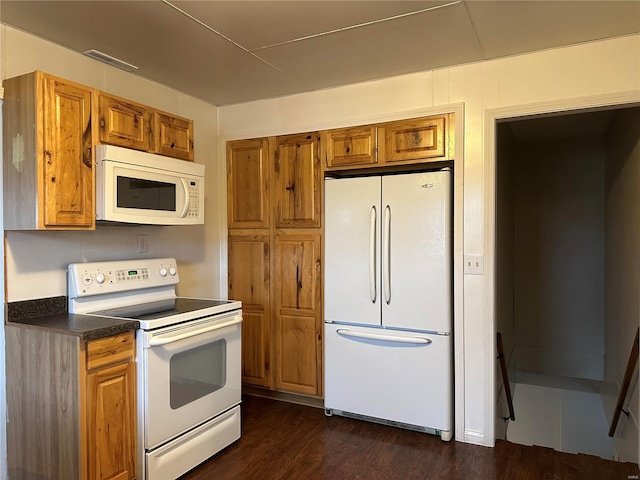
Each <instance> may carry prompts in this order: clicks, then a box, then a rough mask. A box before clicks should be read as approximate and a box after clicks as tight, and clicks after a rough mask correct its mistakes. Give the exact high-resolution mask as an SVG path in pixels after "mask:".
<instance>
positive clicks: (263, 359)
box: [229, 230, 271, 388]
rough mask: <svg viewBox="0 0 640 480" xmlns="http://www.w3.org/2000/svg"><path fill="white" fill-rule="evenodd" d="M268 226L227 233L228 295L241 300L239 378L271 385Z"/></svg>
mask: <svg viewBox="0 0 640 480" xmlns="http://www.w3.org/2000/svg"><path fill="white" fill-rule="evenodd" d="M269 258H270V239H269V230H265V231H262V232H260V233H231V234H230V235H229V298H232V299H234V300H241V301H242V382H243V383H246V384H249V385H256V386H259V387H267V388H269V387H271V373H270V372H271V363H270V348H269V347H270V341H269V338H270V335H271V334H270V298H269V289H270V274H269V272H270V261H269Z"/></svg>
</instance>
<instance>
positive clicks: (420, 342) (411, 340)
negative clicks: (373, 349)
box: [336, 328, 431, 345]
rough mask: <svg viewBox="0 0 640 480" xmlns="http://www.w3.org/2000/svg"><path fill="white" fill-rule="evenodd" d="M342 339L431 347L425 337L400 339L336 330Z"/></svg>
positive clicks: (378, 334) (383, 335)
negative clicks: (350, 338)
mask: <svg viewBox="0 0 640 480" xmlns="http://www.w3.org/2000/svg"><path fill="white" fill-rule="evenodd" d="M336 332H338V334H340V335H342V336H344V337H355V338H364V339H367V340H381V341H384V342H394V343H410V344H412V345H431V340H430V339H428V338H425V337H401V336H399V335H386V334H380V333H366V332H354V331H352V330H349V329H346V328H339V329H338V330H336Z"/></svg>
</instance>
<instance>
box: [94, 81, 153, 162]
mask: <svg viewBox="0 0 640 480" xmlns="http://www.w3.org/2000/svg"><path fill="white" fill-rule="evenodd" d="M98 115H99V119H100V120H99V129H100V143H109V144H111V145H119V146H121V147H127V148H134V149H136V150H144V151H147V150H149V149H150V148H151V145H150V143H149V139H150V135H151V114H150V112H149V110H147V109H146V108H145V107H144V106H142V105H139V104H137V103H134V102H130V101H127V100H124V99H122V98H118V97H114V96H111V95H106V94H104V93H100V96H99V98H98Z"/></svg>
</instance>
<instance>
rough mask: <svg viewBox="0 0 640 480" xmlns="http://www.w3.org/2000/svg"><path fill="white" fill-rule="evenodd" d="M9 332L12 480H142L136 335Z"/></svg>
mask: <svg viewBox="0 0 640 480" xmlns="http://www.w3.org/2000/svg"><path fill="white" fill-rule="evenodd" d="M5 329H6V330H5V331H6V337H7V342H6V343H7V346H6V350H7V352H6V362H7V363H6V368H7V412H8V421H7V465H8V472H9V477H10V478H39V479H52V480H53V479H60V478H77V479H82V480H85V479H86V480H93V479H105V478H109V479H119V480H127V479H134V478H135V477H136V434H137V430H136V369H135V339H134V332H132V331H131V332H125V333H121V334H118V335H114V336H112V337H106V338H101V339H97V340H90V341H83V340H81V339H80V338H79V337H77V336H74V335H67V334H60V333H55V332H50V331H46V330H38V329H31V328H23V327H16V326H13V325H6V326H5Z"/></svg>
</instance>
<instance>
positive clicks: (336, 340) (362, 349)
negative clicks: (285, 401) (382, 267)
mask: <svg viewBox="0 0 640 480" xmlns="http://www.w3.org/2000/svg"><path fill="white" fill-rule="evenodd" d="M386 335H388V336H389V339H388V340H385V339H384V336H386ZM451 345H452V342H451V336H449V335H434V334H426V333H411V332H401V331H389V330H384V329H381V328H368V327H354V326H349V325H335V324H325V365H326V368H325V408H326V409H331V410H341V411H344V412H350V413H355V414H359V415H366V416H369V417H375V418H380V419H384V420H389V421H393V422H401V423H406V424H410V425H417V426H421V427H427V428H432V429H436V430H443V431H448V432H449V435H448V436H449V438H450V434H451V430H452V426H453V417H452V411H453V410H452V408H453V403H452V399H453V396H452V375H451V371H452V356H451ZM445 436H447V435H445V434H443V438H445Z"/></svg>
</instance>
